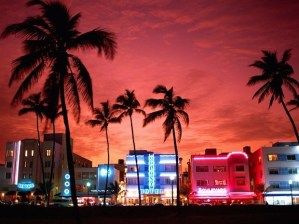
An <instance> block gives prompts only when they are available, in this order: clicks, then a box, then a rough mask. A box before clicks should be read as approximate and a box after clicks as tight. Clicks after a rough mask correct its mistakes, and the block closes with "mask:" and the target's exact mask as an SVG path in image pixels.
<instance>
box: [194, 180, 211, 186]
mask: <svg viewBox="0 0 299 224" xmlns="http://www.w3.org/2000/svg"><path fill="white" fill-rule="evenodd" d="M196 185H197V186H208V185H209V181H208V180H197V181H196Z"/></svg>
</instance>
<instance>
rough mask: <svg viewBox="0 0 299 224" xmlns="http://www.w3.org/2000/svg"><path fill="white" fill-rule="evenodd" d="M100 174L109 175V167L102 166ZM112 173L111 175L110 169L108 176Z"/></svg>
mask: <svg viewBox="0 0 299 224" xmlns="http://www.w3.org/2000/svg"><path fill="white" fill-rule="evenodd" d="M100 175H101V176H102V177H104V176H107V169H104V168H102V169H101V171H100ZM110 175H111V170H110V169H108V176H110Z"/></svg>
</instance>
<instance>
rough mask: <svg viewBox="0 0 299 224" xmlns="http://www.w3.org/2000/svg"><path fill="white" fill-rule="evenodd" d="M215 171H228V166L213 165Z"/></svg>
mask: <svg viewBox="0 0 299 224" xmlns="http://www.w3.org/2000/svg"><path fill="white" fill-rule="evenodd" d="M213 171H214V172H225V171H226V167H225V166H214V167H213Z"/></svg>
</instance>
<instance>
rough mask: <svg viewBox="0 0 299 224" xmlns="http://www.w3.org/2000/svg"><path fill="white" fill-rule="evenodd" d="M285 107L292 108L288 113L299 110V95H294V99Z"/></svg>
mask: <svg viewBox="0 0 299 224" xmlns="http://www.w3.org/2000/svg"><path fill="white" fill-rule="evenodd" d="M287 105H289V106H294V107H293V108H292V109H290V110H289V111H292V110H296V109H298V108H299V95H298V94H296V95H295V96H294V99H292V100H290V101H289V102H288V103H287Z"/></svg>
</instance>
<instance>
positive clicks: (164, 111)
mask: <svg viewBox="0 0 299 224" xmlns="http://www.w3.org/2000/svg"><path fill="white" fill-rule="evenodd" d="M153 93H156V94H164V97H163V98H162V99H148V100H146V102H145V106H149V107H151V108H152V109H156V108H160V110H157V111H154V112H152V113H149V114H147V115H146V118H145V119H144V123H143V126H146V125H147V124H149V123H152V122H154V121H155V120H157V119H158V118H162V117H166V119H165V121H164V122H163V125H162V126H163V129H164V132H165V135H164V142H165V141H166V140H167V138H168V136H169V135H170V133H171V132H172V137H173V144H174V150H175V157H176V161H175V162H176V186H177V206H178V207H179V206H180V190H179V189H180V187H179V183H180V181H179V180H180V178H179V153H178V147H177V141H178V142H180V141H181V138H182V125H181V120H182V121H183V122H184V123H185V124H186V125H188V124H189V115H188V114H187V113H186V112H185V108H186V106H187V105H189V102H190V100H189V99H184V98H182V97H180V96H175V95H174V92H173V87H171V88H170V89H167V88H166V87H165V86H163V85H158V86H156V87H155V88H154V90H153ZM176 131H177V134H178V136H176Z"/></svg>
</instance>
